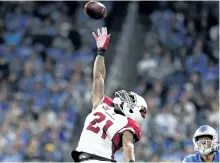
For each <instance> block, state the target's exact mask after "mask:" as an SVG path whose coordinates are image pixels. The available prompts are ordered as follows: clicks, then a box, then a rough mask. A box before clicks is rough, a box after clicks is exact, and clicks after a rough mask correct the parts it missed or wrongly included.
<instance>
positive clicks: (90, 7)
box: [84, 0, 107, 20]
mask: <svg viewBox="0 0 220 163" xmlns="http://www.w3.org/2000/svg"><path fill="white" fill-rule="evenodd" d="M84 10H85V13H86V14H87V15H88V16H89V17H90V18H92V19H96V20H98V19H103V18H105V17H106V15H107V9H106V8H105V6H104V5H103V4H102V3H100V2H98V1H94V0H92V1H89V2H87V3H86V4H85V8H84Z"/></svg>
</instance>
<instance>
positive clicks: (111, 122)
mask: <svg viewBox="0 0 220 163" xmlns="http://www.w3.org/2000/svg"><path fill="white" fill-rule="evenodd" d="M111 106H112V100H111V99H110V98H109V97H107V96H105V97H104V98H103V100H102V102H101V103H100V104H99V105H98V106H97V108H96V109H95V110H94V111H92V112H91V113H90V114H89V115H88V116H87V118H86V120H85V123H84V128H83V131H82V134H81V136H80V140H79V143H78V147H77V148H76V151H78V152H86V153H89V154H94V155H97V156H100V157H104V158H107V159H111V160H114V153H115V152H116V151H117V150H119V149H120V148H121V146H122V142H121V135H122V133H123V132H124V131H126V130H129V131H131V132H132V133H133V134H134V137H135V141H138V140H139V139H140V137H141V128H140V126H139V125H138V124H137V123H136V122H134V121H133V120H132V119H130V118H127V117H125V116H122V115H120V114H116V113H115V112H114V108H113V107H111Z"/></svg>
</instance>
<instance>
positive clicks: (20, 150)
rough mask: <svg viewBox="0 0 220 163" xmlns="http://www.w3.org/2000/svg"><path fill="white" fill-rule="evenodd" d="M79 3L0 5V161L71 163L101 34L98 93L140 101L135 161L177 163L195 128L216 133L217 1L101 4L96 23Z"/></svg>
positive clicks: (88, 100) (188, 150)
mask: <svg viewBox="0 0 220 163" xmlns="http://www.w3.org/2000/svg"><path fill="white" fill-rule="evenodd" d="M85 3H86V2H0V17H1V19H0V33H1V35H0V161H72V160H71V157H70V152H71V151H72V149H73V148H75V147H76V144H77V141H78V139H79V136H80V133H81V130H82V126H83V122H84V119H85V117H86V115H87V114H88V113H89V111H90V109H91V93H90V92H91V87H92V74H91V73H92V64H93V61H94V57H95V52H96V45H95V41H94V40H93V38H92V35H91V32H92V31H96V29H97V28H99V27H102V26H107V27H108V29H109V32H110V33H111V34H112V38H111V41H110V46H109V49H108V51H107V54H106V68H107V79H106V94H107V95H109V96H113V95H114V94H113V93H114V91H115V90H118V89H126V90H133V91H135V92H137V93H139V94H141V95H142V96H143V97H144V98H145V99H146V101H147V103H148V117H147V119H146V121H145V123H144V125H143V130H144V133H145V134H144V136H143V138H142V139H141V141H140V142H139V143H138V144H137V145H136V146H135V148H136V159H137V161H155V162H156V161H181V159H182V158H183V157H184V156H186V155H187V154H189V153H191V152H194V151H193V146H192V142H191V140H192V136H193V133H194V132H195V130H196V128H197V127H198V126H199V125H203V124H209V125H211V126H212V127H214V128H215V129H216V130H217V131H218V133H219V103H218V99H219V85H218V82H219V79H218V76H219V63H218V59H219V47H218V44H219V33H218V27H219V24H218V23H219V22H218V20H219V13H218V12H219V2H208V1H207V2H165V1H163V2H113V1H111V2H107V1H106V2H104V4H105V5H106V7H107V9H108V12H109V13H108V16H107V18H106V19H104V20H100V21H94V20H91V19H89V18H88V17H87V16H86V15H85V14H84V11H83V6H84V4H85ZM91 141H92V140H91ZM88 145H89V144H88ZM116 159H117V160H121V152H120V151H119V152H118V153H117V155H116Z"/></svg>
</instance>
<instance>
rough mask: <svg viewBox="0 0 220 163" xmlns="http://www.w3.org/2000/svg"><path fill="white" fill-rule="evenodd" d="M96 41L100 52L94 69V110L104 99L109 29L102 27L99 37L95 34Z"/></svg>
mask: <svg viewBox="0 0 220 163" xmlns="http://www.w3.org/2000/svg"><path fill="white" fill-rule="evenodd" d="M92 35H93V37H94V38H95V40H96V44H97V48H98V52H97V56H96V59H95V62H94V68H93V88H92V104H93V109H95V108H96V107H97V105H98V104H99V103H100V102H101V100H102V99H103V97H104V80H105V75H106V74H105V73H106V71H105V59H104V54H105V50H106V49H107V46H108V42H109V39H110V35H108V34H107V28H106V27H105V28H104V27H102V28H101V30H100V29H98V30H97V35H96V34H95V33H94V32H93V33H92Z"/></svg>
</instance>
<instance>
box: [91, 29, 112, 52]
mask: <svg viewBox="0 0 220 163" xmlns="http://www.w3.org/2000/svg"><path fill="white" fill-rule="evenodd" d="M92 35H93V37H94V38H95V40H96V45H97V48H98V50H102V49H107V47H108V43H109V40H110V36H111V34H108V33H107V28H106V27H102V28H101V30H100V29H99V28H98V29H97V35H96V34H95V33H94V32H92Z"/></svg>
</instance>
